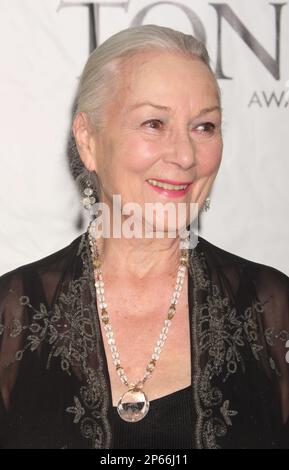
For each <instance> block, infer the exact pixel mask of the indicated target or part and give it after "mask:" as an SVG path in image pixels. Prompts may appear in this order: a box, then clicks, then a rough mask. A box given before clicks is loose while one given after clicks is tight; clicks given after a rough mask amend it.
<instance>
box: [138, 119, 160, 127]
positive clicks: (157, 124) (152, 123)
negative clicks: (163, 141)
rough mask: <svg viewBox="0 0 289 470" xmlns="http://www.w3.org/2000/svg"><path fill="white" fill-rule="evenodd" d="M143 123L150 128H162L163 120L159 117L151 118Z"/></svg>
mask: <svg viewBox="0 0 289 470" xmlns="http://www.w3.org/2000/svg"><path fill="white" fill-rule="evenodd" d="M143 125H144V126H146V127H149V128H150V129H160V128H161V127H162V126H163V122H162V121H160V120H159V119H150V120H149V121H145V122H144V123H143Z"/></svg>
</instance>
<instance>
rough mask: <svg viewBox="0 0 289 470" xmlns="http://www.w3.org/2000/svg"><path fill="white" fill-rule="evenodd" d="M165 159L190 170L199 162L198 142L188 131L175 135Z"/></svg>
mask: <svg viewBox="0 0 289 470" xmlns="http://www.w3.org/2000/svg"><path fill="white" fill-rule="evenodd" d="M165 160H166V161H167V162H171V163H175V164H176V165H179V166H180V167H182V168H183V169H184V170H188V169H189V168H191V167H193V166H195V165H196V163H197V159H196V144H195V142H193V140H192V138H191V137H190V135H189V134H187V133H184V132H183V133H179V134H178V135H175V137H174V139H173V141H172V142H171V145H170V149H169V151H168V152H167V153H166V158H165Z"/></svg>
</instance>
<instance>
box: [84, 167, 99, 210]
mask: <svg viewBox="0 0 289 470" xmlns="http://www.w3.org/2000/svg"><path fill="white" fill-rule="evenodd" d="M81 202H82V204H83V207H84V209H86V210H87V211H89V213H90V212H91V209H92V206H93V204H95V203H96V199H95V197H94V196H93V189H92V183H91V179H90V176H89V177H88V179H87V180H86V186H85V188H84V190H83V197H82V200H81Z"/></svg>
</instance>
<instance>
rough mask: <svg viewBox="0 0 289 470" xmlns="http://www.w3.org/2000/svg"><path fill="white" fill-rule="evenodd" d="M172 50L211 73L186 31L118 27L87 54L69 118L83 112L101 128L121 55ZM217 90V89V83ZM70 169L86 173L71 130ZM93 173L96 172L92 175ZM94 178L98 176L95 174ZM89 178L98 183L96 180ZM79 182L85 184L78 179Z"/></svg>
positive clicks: (197, 44) (201, 49) (204, 51)
mask: <svg viewBox="0 0 289 470" xmlns="http://www.w3.org/2000/svg"><path fill="white" fill-rule="evenodd" d="M157 49H158V50H160V49H166V50H174V51H176V52H179V53H182V54H183V55H187V56H190V57H199V58H200V60H202V62H203V63H204V64H206V66H207V67H208V68H209V70H210V71H211V72H212V74H213V75H214V73H213V71H212V69H211V66H210V58H209V54H208V52H207V49H206V47H205V45H204V44H203V43H202V42H200V41H198V40H197V39H196V38H194V37H193V36H191V35H189V34H184V33H182V32H180V31H176V30H174V29H171V28H166V27H164V26H158V25H143V26H138V27H133V28H128V29H125V30H123V31H120V32H118V33H116V34H114V35H113V36H111V37H110V38H109V39H107V40H106V41H105V42H103V43H102V44H101V45H100V46H99V47H97V48H96V49H95V50H94V51H93V52H92V54H90V56H89V58H88V60H87V62H86V65H85V67H84V70H83V73H82V75H81V77H80V81H79V85H78V89H77V93H76V98H75V104H74V110H73V116H72V120H73V119H74V117H75V116H76V114H77V113H78V112H85V113H86V114H87V116H88V118H89V120H90V122H91V123H92V125H93V126H95V128H100V127H101V124H102V120H103V117H104V109H105V105H106V104H108V102H109V101H111V99H112V97H113V93H116V92H117V83H118V78H119V75H120V73H121V66H122V64H123V62H124V59H126V58H129V57H131V56H133V55H136V54H138V53H141V52H143V51H146V50H157ZM216 86H217V90H218V93H219V89H218V85H216ZM69 158H70V163H71V170H72V174H73V176H74V178H76V180H77V181H79V180H81V177H82V176H84V178H85V177H86V178H87V176H88V173H89V172H88V171H87V170H86V169H85V167H84V165H83V163H82V161H81V160H80V157H79V155H78V152H77V148H76V143H75V140H74V137H73V134H72V132H71V136H70V143H69ZM95 176H96V175H95ZM96 180H97V178H96ZM96 180H94V181H92V183H93V185H94V186H97V181H96ZM80 186H82V187H83V186H84V184H83V183H82V184H81V183H80Z"/></svg>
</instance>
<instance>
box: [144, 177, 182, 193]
mask: <svg viewBox="0 0 289 470" xmlns="http://www.w3.org/2000/svg"><path fill="white" fill-rule="evenodd" d="M147 182H148V183H149V184H151V185H152V186H155V187H157V188H161V189H167V190H169V191H184V190H186V189H187V188H188V186H190V184H191V183H178V184H173V183H168V182H166V181H161V180H155V179H148V180H147Z"/></svg>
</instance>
